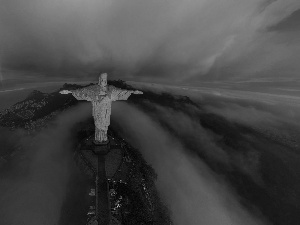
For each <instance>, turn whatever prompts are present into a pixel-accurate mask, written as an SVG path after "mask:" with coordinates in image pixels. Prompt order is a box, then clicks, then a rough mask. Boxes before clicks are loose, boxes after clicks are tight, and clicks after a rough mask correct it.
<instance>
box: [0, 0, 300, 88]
mask: <svg viewBox="0 0 300 225" xmlns="http://www.w3.org/2000/svg"><path fill="white" fill-rule="evenodd" d="M299 8H300V3H299V1H298V0H250V1H249V0H223V1H218V0H210V1H207V0H188V1H184V2H182V1H179V0H166V1H158V0H150V1H143V2H142V1H138V0H126V1H122V2H120V1H117V0H111V1H98V0H90V1H88V2H83V1H79V0H72V1H71V0H64V1H50V0H39V1H37V0H28V1H21V0H1V4H0V31H1V32H0V47H1V51H0V68H1V69H2V73H0V74H1V75H0V79H1V80H8V79H12V78H16V77H17V78H18V79H20V78H21V77H23V78H28V79H37V78H42V79H44V78H46V77H49V76H50V77H54V76H56V77H57V76H58V77H66V76H72V77H74V76H79V77H81V78H82V77H84V78H86V77H89V78H91V77H93V76H94V75H95V74H96V73H98V72H99V71H107V72H110V73H111V75H112V77H119V78H128V79H143V80H157V81H167V82H174V81H175V82H187V83H188V82H191V81H192V80H194V81H195V80H196V81H197V80H245V79H246V80H249V79H250V80H251V79H253V78H256V79H257V78H259V79H261V78H272V79H274V78H283V77H284V78H287V77H289V78H299V76H298V74H299V73H298V71H299V69H300V68H299V63H297V59H298V58H299V56H300V49H299V38H297V37H299V35H300V34H299V29H298V28H299V22H298V21H299V20H297V18H298V17H299V14H300V11H299ZM18 71H22V72H21V73H20V72H18ZM25 71H26V72H25ZM91 75H92V76H91ZM170 78H171V79H170Z"/></svg>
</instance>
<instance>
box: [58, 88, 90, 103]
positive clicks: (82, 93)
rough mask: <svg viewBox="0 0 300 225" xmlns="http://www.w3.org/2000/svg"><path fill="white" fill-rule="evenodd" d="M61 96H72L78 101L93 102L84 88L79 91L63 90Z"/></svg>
mask: <svg viewBox="0 0 300 225" xmlns="http://www.w3.org/2000/svg"><path fill="white" fill-rule="evenodd" d="M59 93H60V94H63V95H65V94H72V95H73V96H74V97H75V98H76V99H77V100H86V101H92V99H91V98H90V96H89V95H88V93H86V90H85V89H84V88H81V89H77V90H72V91H69V90H62V91H60V92H59Z"/></svg>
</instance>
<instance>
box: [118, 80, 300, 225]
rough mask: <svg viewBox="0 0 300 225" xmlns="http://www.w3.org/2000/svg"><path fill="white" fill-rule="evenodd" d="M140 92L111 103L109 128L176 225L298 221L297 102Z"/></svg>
mask: <svg viewBox="0 0 300 225" xmlns="http://www.w3.org/2000/svg"><path fill="white" fill-rule="evenodd" d="M142 86H143V90H144V95H143V98H140V99H137V102H136V101H135V100H132V103H133V104H132V105H129V106H128V105H123V104H120V103H114V105H113V107H115V108H114V109H113V123H112V125H113V127H114V128H115V129H118V130H122V135H124V136H125V137H126V138H128V140H129V142H130V143H131V144H132V145H134V146H136V147H137V148H138V149H140V150H141V152H142V153H143V155H144V156H145V158H146V160H147V161H148V162H149V163H150V164H152V166H153V167H154V169H155V170H156V172H157V173H158V182H157V185H158V188H159V190H160V193H161V194H162V196H163V198H165V199H166V202H167V203H168V205H169V207H170V209H171V211H172V212H173V219H174V220H175V222H176V223H178V224H183V223H185V224H199V223H197V222H196V221H200V222H202V223H204V224H219V221H221V220H222V219H221V218H223V216H224V218H225V219H224V221H227V222H228V223H229V224H230V223H231V224H245V223H246V222H245V221H249V224H251V223H252V222H254V223H262V224H274V225H275V224H276V225H277V224H278V225H279V224H289V225H295V224H297V223H298V221H299V219H300V218H299V216H298V212H297V211H298V203H297V200H296V199H298V198H299V196H300V192H299V188H298V187H299V185H300V179H299V177H298V176H297V175H296V174H298V173H299V172H300V167H299V165H298V162H299V159H300V155H299V152H298V149H299V146H300V135H299V130H300V124H299V123H298V122H297V121H299V119H300V118H299V115H300V114H299V113H300V98H299V97H298V96H287V95H279V94H270V93H268V94H267V93H253V92H250V91H244V92H243V91H238V90H236V91H233V90H226V89H211V88H197V89H192V90H189V89H188V88H185V89H182V88H171V87H170V86H169V87H165V86H163V85H146V84H144V85H142ZM135 88H137V89H139V88H141V85H140V84H139V85H137V84H136V85H135ZM152 91H154V92H152ZM165 91H167V92H169V93H171V94H172V95H167V94H166V93H164V92H165ZM176 94H180V95H186V96H189V97H190V99H192V102H191V101H189V100H188V99H187V98H181V97H178V96H177V97H176ZM125 111H126V112H127V114H124V113H123V112H125ZM132 118H135V119H134V120H133V119H132ZM202 204H204V205H205V207H204V208H203V205H202ZM181 207H182V208H181ZM185 209H187V211H185ZM203 214H204V216H203ZM198 215H199V216H198ZM218 215H220V217H218ZM236 215H238V216H236ZM227 217H229V218H230V219H232V221H231V220H230V219H229V220H227V219H228V218H227ZM249 218H250V219H249ZM183 221H184V222H183ZM186 221H188V222H186ZM220 224H222V223H220ZM223 224H226V223H225V222H224V223H223Z"/></svg>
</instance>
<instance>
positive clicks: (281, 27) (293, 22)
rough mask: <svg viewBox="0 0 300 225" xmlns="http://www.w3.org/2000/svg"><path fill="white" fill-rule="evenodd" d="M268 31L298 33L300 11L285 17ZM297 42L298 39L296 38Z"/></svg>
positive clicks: (299, 29) (299, 28)
mask: <svg viewBox="0 0 300 225" xmlns="http://www.w3.org/2000/svg"><path fill="white" fill-rule="evenodd" d="M269 30H270V31H279V32H298V35H299V31H300V9H298V10H296V11H294V12H293V13H292V14H291V15H290V16H288V17H286V18H285V19H283V20H282V21H280V22H279V23H277V24H276V25H274V26H271V27H270V28H269ZM298 39H299V41H300V38H299V37H298Z"/></svg>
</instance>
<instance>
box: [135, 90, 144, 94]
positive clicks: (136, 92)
mask: <svg viewBox="0 0 300 225" xmlns="http://www.w3.org/2000/svg"><path fill="white" fill-rule="evenodd" d="M133 94H136V95H142V94H143V92H142V91H138V90H136V91H134V92H133Z"/></svg>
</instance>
